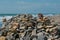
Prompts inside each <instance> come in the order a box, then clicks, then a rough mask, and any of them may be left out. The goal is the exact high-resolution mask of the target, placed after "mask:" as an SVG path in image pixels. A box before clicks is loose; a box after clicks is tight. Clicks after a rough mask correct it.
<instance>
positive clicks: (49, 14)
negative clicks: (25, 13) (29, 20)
mask: <svg viewBox="0 0 60 40" xmlns="http://www.w3.org/2000/svg"><path fill="white" fill-rule="evenodd" d="M43 14H44V15H45V16H53V15H56V13H43ZM16 15H17V14H13V13H12V14H0V27H1V26H2V18H3V16H5V18H6V19H7V20H9V19H10V18H12V16H16ZM32 15H33V16H34V17H36V16H37V14H36V13H32Z"/></svg>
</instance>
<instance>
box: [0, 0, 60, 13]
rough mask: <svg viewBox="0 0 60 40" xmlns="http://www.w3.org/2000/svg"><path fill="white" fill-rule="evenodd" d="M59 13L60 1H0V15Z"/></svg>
mask: <svg viewBox="0 0 60 40" xmlns="http://www.w3.org/2000/svg"><path fill="white" fill-rule="evenodd" d="M40 12H41V13H60V0H0V13H40Z"/></svg>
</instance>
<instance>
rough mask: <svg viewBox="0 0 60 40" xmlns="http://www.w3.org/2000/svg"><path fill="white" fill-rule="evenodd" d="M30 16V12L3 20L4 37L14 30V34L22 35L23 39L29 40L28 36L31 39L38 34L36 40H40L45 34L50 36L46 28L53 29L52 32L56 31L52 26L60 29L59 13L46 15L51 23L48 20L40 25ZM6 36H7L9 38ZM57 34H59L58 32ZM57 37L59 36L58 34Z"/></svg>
mask: <svg viewBox="0 0 60 40" xmlns="http://www.w3.org/2000/svg"><path fill="white" fill-rule="evenodd" d="M32 16H33V15H30V14H29V15H28V14H23V15H17V16H15V17H12V18H11V19H9V20H8V21H7V22H5V25H4V28H3V30H2V31H3V33H5V34H3V36H4V38H5V37H6V38H7V39H8V40H9V38H10V36H11V35H12V33H13V34H14V35H15V32H16V34H17V33H18V36H23V38H24V37H25V38H26V39H25V38H24V40H30V37H31V38H32V39H33V37H34V39H35V38H36V36H38V39H37V40H40V39H41V40H44V39H43V38H45V37H46V36H47V35H49V37H50V36H51V34H50V33H48V32H46V30H47V29H48V30H47V31H53V30H54V32H56V31H57V30H55V29H54V28H58V29H59V30H60V15H54V16H47V18H48V19H49V20H50V21H49V22H51V24H52V25H51V24H50V23H49V22H48V23H47V25H42V24H41V23H39V22H37V18H32ZM5 20H6V19H5ZM47 21H48V20H47ZM47 21H46V22H47ZM38 24H39V25H38ZM44 24H45V23H44ZM55 24H57V25H55ZM54 25H55V26H54ZM25 27H28V28H25ZM36 27H37V28H36ZM50 28H51V29H52V30H51V29H50ZM36 31H37V34H36ZM26 32H27V33H26ZM54 32H53V33H54ZM6 33H7V34H6ZM9 33H10V34H11V35H10V34H9ZM46 33H47V35H46ZM24 34H25V35H24ZM57 34H58V33H57ZM7 36H9V38H8V37H7ZM56 36H57V35H56ZM58 36H59V34H58ZM49 37H47V38H48V39H49ZM13 38H14V37H13ZM13 38H12V39H13ZM19 38H20V37H18V39H19ZM21 38H22V37H21ZM59 38H60V36H59ZM10 39H11V38H10ZM35 40H36V39H35Z"/></svg>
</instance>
